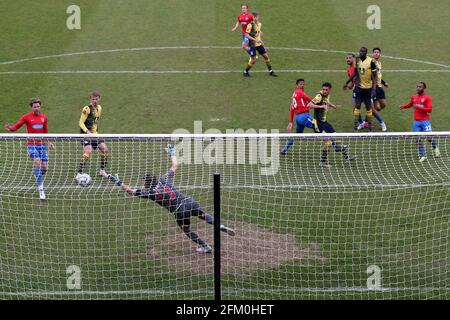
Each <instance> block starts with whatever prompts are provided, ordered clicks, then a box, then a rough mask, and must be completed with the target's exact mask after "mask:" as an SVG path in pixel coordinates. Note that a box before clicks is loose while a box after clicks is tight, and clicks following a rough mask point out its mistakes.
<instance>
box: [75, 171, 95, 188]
mask: <svg viewBox="0 0 450 320" xmlns="http://www.w3.org/2000/svg"><path fill="white" fill-rule="evenodd" d="M91 180H92V179H91V176H90V175H88V174H87V173H82V174H80V175H78V177H77V182H78V185H79V186H82V187H86V186H87V185H89V183H91Z"/></svg>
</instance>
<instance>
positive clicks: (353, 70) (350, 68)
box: [347, 66, 356, 86]
mask: <svg viewBox="0 0 450 320" xmlns="http://www.w3.org/2000/svg"><path fill="white" fill-rule="evenodd" d="M355 70H356V67H355V66H350V67H348V68H347V75H348V77H349V78H350V77H351V76H352V75H353V74H354V73H355ZM355 83H356V78H353V79H352V84H353V86H355Z"/></svg>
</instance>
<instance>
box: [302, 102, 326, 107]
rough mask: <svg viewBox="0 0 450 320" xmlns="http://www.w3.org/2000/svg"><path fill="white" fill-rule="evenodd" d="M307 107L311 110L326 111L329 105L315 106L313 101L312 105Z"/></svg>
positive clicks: (309, 104)
mask: <svg viewBox="0 0 450 320" xmlns="http://www.w3.org/2000/svg"><path fill="white" fill-rule="evenodd" d="M307 107H308V108H310V109H326V108H327V105H326V104H324V105H318V104H314V102H313V101H311V102H310V103H308V105H307Z"/></svg>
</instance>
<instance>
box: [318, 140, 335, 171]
mask: <svg viewBox="0 0 450 320" xmlns="http://www.w3.org/2000/svg"><path fill="white" fill-rule="evenodd" d="M331 145H332V141H331V140H325V143H324V147H323V149H322V154H321V155H320V166H321V167H322V168H329V167H331V166H330V164H329V163H328V154H329V153H330V147H331Z"/></svg>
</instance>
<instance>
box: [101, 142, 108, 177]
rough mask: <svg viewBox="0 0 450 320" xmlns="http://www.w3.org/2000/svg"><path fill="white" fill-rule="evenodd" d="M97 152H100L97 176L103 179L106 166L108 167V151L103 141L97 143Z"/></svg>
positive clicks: (105, 174) (105, 175)
mask: <svg viewBox="0 0 450 320" xmlns="http://www.w3.org/2000/svg"><path fill="white" fill-rule="evenodd" d="M99 142H100V143H99V144H98V150H99V152H100V171H99V174H100V175H101V176H103V177H107V176H108V173H107V172H106V166H107V165H108V155H109V150H108V147H107V146H106V143H105V142H104V141H99Z"/></svg>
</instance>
